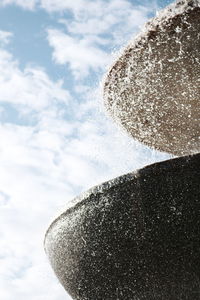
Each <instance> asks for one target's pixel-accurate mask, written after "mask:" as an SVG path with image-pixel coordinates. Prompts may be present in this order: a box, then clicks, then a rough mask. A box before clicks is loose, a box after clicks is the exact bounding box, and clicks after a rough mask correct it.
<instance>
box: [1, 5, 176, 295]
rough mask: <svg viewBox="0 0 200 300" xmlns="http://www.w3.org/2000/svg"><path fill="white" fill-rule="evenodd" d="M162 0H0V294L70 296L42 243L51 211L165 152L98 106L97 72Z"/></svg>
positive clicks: (99, 74) (164, 156)
mask: <svg viewBox="0 0 200 300" xmlns="http://www.w3.org/2000/svg"><path fill="white" fill-rule="evenodd" d="M170 2H171V1H162V0H141V1H139V0H73V1H71V0H0V245H1V247H0V299H1V300H15V299H20V300H27V299H28V300H63V299H66V300H70V299H71V298H70V296H68V295H67V294H66V292H65V291H64V289H63V288H62V286H61V285H60V284H59V283H58V281H57V279H56V277H55V276H54V273H53V272H52V270H51V267H50V266H49V263H48V261H47V258H46V256H45V253H44V250H43V238H44V234H45V230H46V229H47V227H48V224H49V223H50V222H51V220H52V218H53V216H54V215H55V214H56V213H57V211H59V210H60V209H61V208H62V207H63V206H65V204H66V203H67V201H69V200H71V199H72V198H73V197H75V196H77V195H78V194H80V193H81V192H83V191H85V190H87V189H88V188H90V187H92V186H94V185H96V184H99V183H101V182H103V181H106V180H109V179H111V178H114V177H117V176H119V175H122V174H125V173H127V172H131V171H133V170H135V169H138V168H141V167H143V166H145V165H147V164H150V163H153V162H155V161H161V160H165V159H167V158H168V157H169V156H168V155H167V154H165V153H159V152H156V151H153V150H151V149H149V148H147V147H144V146H142V145H141V144H139V143H137V142H136V141H134V140H132V139H131V138H129V137H128V136H127V135H126V134H125V133H123V132H121V130H120V129H119V128H118V127H117V126H116V125H115V124H114V123H113V122H112V120H111V119H110V118H109V117H107V116H106V114H105V112H104V108H103V106H102V90H101V80H102V77H103V75H104V74H105V73H106V70H107V69H108V67H109V65H110V64H111V63H112V62H113V60H114V59H115V57H116V52H117V51H118V50H119V49H120V48H121V47H122V46H124V45H125V44H126V43H127V41H128V40H129V39H130V38H132V37H133V36H134V35H135V34H136V33H137V32H138V31H139V30H140V28H141V26H142V24H143V23H144V22H145V21H146V20H147V19H148V18H150V17H152V16H154V15H155V14H156V12H157V11H158V10H159V9H161V8H162V7H164V6H165V5H167V4H169V3H170Z"/></svg>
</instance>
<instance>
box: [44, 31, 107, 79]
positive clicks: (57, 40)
mask: <svg viewBox="0 0 200 300" xmlns="http://www.w3.org/2000/svg"><path fill="white" fill-rule="evenodd" d="M48 40H49V44H50V46H52V47H53V58H54V60H55V61H56V62H57V63H60V64H66V63H67V64H69V66H70V68H71V70H72V72H73V74H74V75H75V76H76V78H79V77H83V76H87V75H88V74H89V71H90V70H91V69H92V70H93V71H96V72H97V71H99V70H102V69H104V68H105V65H106V64H107V63H108V61H109V57H108V55H107V53H106V52H105V51H103V50H101V49H100V48H99V47H95V45H94V43H93V40H92V38H84V39H78V38H75V37H71V36H69V35H67V34H65V33H63V32H61V31H59V30H56V29H50V30H48Z"/></svg>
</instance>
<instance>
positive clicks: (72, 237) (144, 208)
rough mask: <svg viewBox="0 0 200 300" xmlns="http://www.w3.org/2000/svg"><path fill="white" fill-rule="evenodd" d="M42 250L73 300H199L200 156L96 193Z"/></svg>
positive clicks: (72, 211) (66, 216)
mask: <svg viewBox="0 0 200 300" xmlns="http://www.w3.org/2000/svg"><path fill="white" fill-rule="evenodd" d="M45 250H46V253H47V255H48V257H49V260H50V263H51V265H52V267H53V269H54V271H55V273H56V275H57V277H58V278H59V280H60V282H61V283H62V285H63V286H64V288H65V289H66V290H67V292H68V293H69V294H70V295H71V296H72V298H73V299H77V300H116V299H119V300H122V299H123V300H125V299H126V300H136V299H137V300H143V299H146V300H147V299H148V300H169V299H170V300H186V299H187V300H198V299H200V154H195V155H193V156H187V157H180V158H176V159H172V160H168V161H164V162H161V163H156V164H153V165H150V166H147V167H145V168H143V169H141V170H139V171H137V172H135V173H130V174H128V175H124V176H121V177H119V178H116V179H114V180H112V181H108V182H106V183H104V184H102V185H100V186H97V187H95V188H93V189H91V190H90V191H88V192H87V193H86V194H84V195H83V196H82V197H80V198H77V199H76V201H75V202H74V203H73V204H72V205H71V206H69V207H68V208H67V209H66V211H65V212H63V213H62V214H61V215H60V216H59V217H58V218H57V219H55V220H54V221H53V223H52V224H51V225H50V227H49V229H48V230H47V233H46V237H45Z"/></svg>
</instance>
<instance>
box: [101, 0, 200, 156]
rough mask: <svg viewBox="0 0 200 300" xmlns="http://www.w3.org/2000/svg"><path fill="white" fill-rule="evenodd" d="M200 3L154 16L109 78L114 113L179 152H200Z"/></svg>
mask: <svg viewBox="0 0 200 300" xmlns="http://www.w3.org/2000/svg"><path fill="white" fill-rule="evenodd" d="M199 20H200V1H199V0H190V1H189V0H183V1H178V2H176V3H174V4H172V5H170V6H169V7H167V8H166V9H164V10H163V11H161V12H160V14H159V15H158V16H157V17H156V18H154V19H152V20H150V21H149V22H148V23H147V24H146V27H145V29H144V31H143V32H142V33H141V34H139V35H138V36H137V37H136V39H135V40H133V41H131V42H130V43H129V45H128V46H127V47H126V48H125V49H124V50H123V52H122V54H121V55H120V57H119V58H118V59H117V61H116V62H115V63H114V64H113V66H112V67H111V69H110V71H109V72H108V74H107V76H106V78H105V82H104V101H105V106H106V108H107V110H108V112H109V113H110V114H111V115H112V117H113V118H114V119H115V120H116V121H117V122H118V123H119V124H120V125H122V127H123V128H125V129H126V130H127V131H128V133H129V134H130V135H132V136H133V137H134V138H136V139H138V140H139V141H141V142H143V143H144V144H146V145H148V146H150V147H153V148H155V149H158V150H160V151H165V152H169V153H172V154H175V155H178V156H181V155H188V154H193V153H197V152H199V151H200V122H199V119H200V21H199Z"/></svg>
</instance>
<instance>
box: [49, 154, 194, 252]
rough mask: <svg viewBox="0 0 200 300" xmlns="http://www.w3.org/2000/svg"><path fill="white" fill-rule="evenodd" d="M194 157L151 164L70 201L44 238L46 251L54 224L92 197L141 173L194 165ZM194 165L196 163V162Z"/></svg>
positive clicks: (159, 171) (183, 157) (100, 185)
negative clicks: (48, 237) (47, 241)
mask: <svg viewBox="0 0 200 300" xmlns="http://www.w3.org/2000/svg"><path fill="white" fill-rule="evenodd" d="M194 156H195V157H198V156H199V158H200V153H197V154H193V155H188V156H181V157H178V158H173V159H168V160H164V161H161V162H157V163H153V164H150V165H148V166H146V167H144V168H142V169H138V170H136V171H134V172H130V173H128V174H124V175H121V176H119V177H116V178H114V179H111V180H109V181H106V182H104V183H102V184H99V185H96V186H94V187H92V188H91V189H89V190H88V191H86V192H84V193H82V194H81V195H80V196H77V197H75V198H74V199H73V200H71V201H69V203H68V204H67V206H65V207H64V208H63V209H62V210H63V212H61V213H60V214H59V215H58V216H57V217H55V218H54V220H53V221H52V222H51V224H50V225H49V227H48V229H47V231H46V234H45V237H44V249H45V251H46V247H45V243H46V239H47V236H48V233H49V231H50V230H51V228H52V227H53V226H54V224H56V223H57V221H59V220H60V219H62V218H63V217H64V216H66V215H67V214H70V213H71V212H72V211H74V210H75V209H76V208H77V207H79V206H80V205H84V204H85V203H87V202H89V201H92V200H91V196H92V195H94V196H95V195H96V194H99V193H103V192H104V191H105V190H107V189H108V188H112V187H114V186H116V185H118V184H123V183H124V182H127V181H131V180H133V179H134V178H138V177H139V176H140V174H141V173H145V174H147V175H148V174H152V169H153V170H154V172H155V173H156V174H157V175H158V174H159V173H161V172H163V170H166V171H167V170H171V168H173V169H174V170H175V169H176V170H178V169H179V168H180V167H184V166H188V165H189V164H191V165H192V159H193V157H194ZM194 163H196V161H195V162H194Z"/></svg>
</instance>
